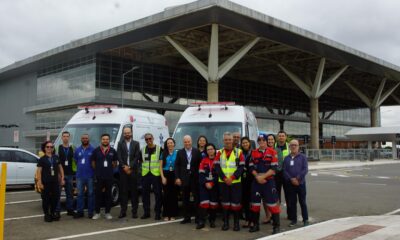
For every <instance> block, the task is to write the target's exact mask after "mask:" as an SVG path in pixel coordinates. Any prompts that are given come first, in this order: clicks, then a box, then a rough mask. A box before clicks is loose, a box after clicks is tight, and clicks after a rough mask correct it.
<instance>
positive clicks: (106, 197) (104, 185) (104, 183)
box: [95, 178, 113, 213]
mask: <svg viewBox="0 0 400 240" xmlns="http://www.w3.org/2000/svg"><path fill="white" fill-rule="evenodd" d="M112 183H113V180H112V179H104V178H97V181H96V190H95V195H96V204H95V205H96V207H95V210H96V213H100V206H101V205H102V204H103V202H104V207H105V213H110V210H111V186H112ZM103 189H104V190H105V191H104V192H103Z"/></svg>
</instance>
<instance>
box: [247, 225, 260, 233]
mask: <svg viewBox="0 0 400 240" xmlns="http://www.w3.org/2000/svg"><path fill="white" fill-rule="evenodd" d="M258 231H260V225H258V224H254V225H253V226H251V227H250V228H249V232H258Z"/></svg>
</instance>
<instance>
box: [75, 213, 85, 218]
mask: <svg viewBox="0 0 400 240" xmlns="http://www.w3.org/2000/svg"><path fill="white" fill-rule="evenodd" d="M84 216H85V214H84V213H83V212H76V213H74V218H82V217H84Z"/></svg>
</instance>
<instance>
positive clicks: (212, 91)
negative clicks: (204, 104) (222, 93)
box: [207, 82, 218, 102]
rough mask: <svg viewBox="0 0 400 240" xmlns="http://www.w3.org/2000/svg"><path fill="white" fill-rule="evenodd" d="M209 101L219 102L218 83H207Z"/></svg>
mask: <svg viewBox="0 0 400 240" xmlns="http://www.w3.org/2000/svg"><path fill="white" fill-rule="evenodd" d="M207 101H208V102H218V82H208V83H207Z"/></svg>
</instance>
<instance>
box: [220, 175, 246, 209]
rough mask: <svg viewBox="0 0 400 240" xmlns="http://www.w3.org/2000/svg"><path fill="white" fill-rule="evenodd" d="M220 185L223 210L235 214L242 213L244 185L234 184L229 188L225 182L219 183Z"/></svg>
mask: <svg viewBox="0 0 400 240" xmlns="http://www.w3.org/2000/svg"><path fill="white" fill-rule="evenodd" d="M218 185H219V194H220V196H221V205H222V208H223V209H224V210H232V211H233V212H238V211H240V209H241V208H242V205H241V201H242V183H241V182H238V183H232V184H231V185H230V186H228V185H226V184H225V183H223V182H219V183H218Z"/></svg>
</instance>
